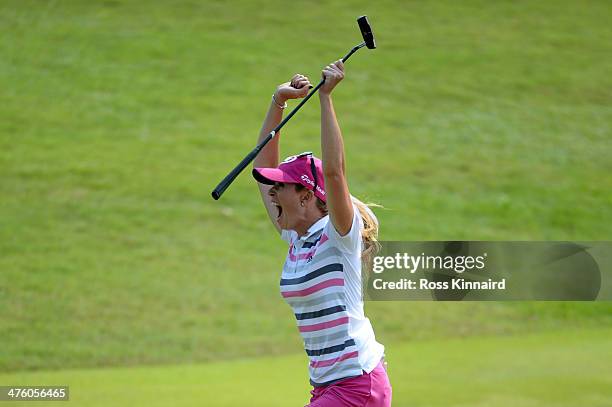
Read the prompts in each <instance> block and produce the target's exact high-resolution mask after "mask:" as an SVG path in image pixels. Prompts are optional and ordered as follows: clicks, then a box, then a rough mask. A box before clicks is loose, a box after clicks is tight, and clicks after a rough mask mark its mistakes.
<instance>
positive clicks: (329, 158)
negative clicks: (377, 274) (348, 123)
mask: <svg viewBox="0 0 612 407" xmlns="http://www.w3.org/2000/svg"><path fill="white" fill-rule="evenodd" d="M323 77H324V78H325V83H324V84H323V86H321V88H320V89H319V100H320V102H321V154H322V161H323V177H324V178H325V191H326V194H327V209H328V212H329V217H330V219H331V221H332V223H333V225H334V227H335V228H336V231H337V232H338V234H340V236H344V235H346V234H347V233H348V232H349V231H350V230H351V225H352V223H353V214H354V213H353V204H352V202H351V194H350V192H349V188H348V184H347V182H346V175H345V165H344V142H343V140H342V132H341V131H340V126H339V125H338V120H337V119H336V113H335V112H334V105H333V103H332V99H331V92H332V90H333V89H334V87H335V86H336V85H337V84H338V83H339V82H340V81H341V80H342V79H343V78H344V65H343V64H342V61H341V60H338V61H336V62H334V63H332V64H330V65H328V66H326V67H325V69H323Z"/></svg>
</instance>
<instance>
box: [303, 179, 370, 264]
mask: <svg viewBox="0 0 612 407" xmlns="http://www.w3.org/2000/svg"><path fill="white" fill-rule="evenodd" d="M295 189H296V190H297V191H301V190H304V189H306V187H305V186H304V185H302V184H297V183H296V184H295ZM351 202H353V205H355V206H356V207H357V209H358V210H359V215H361V220H362V221H363V230H362V231H361V239H362V241H363V250H362V251H361V261H362V262H363V263H364V264H369V263H370V262H371V261H372V258H373V257H374V255H375V254H376V253H378V251H379V250H380V243H378V219H377V218H376V215H374V212H372V209H370V208H382V206H381V205H378V204H375V203H370V202H369V203H367V204H366V203H363V202H361V201H360V200H359V199H357V198H355V197H354V196H353V195H351ZM316 203H317V208H319V210H320V211H321V212H322V213H323V214H325V215H327V204H326V203H325V202H323V201H322V200H321V199H320V198H318V197H317V201H316Z"/></svg>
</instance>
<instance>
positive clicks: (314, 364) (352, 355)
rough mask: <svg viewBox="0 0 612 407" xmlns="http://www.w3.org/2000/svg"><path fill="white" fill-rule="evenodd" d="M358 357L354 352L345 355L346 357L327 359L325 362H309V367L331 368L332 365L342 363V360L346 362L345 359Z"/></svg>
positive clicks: (357, 353)
mask: <svg viewBox="0 0 612 407" xmlns="http://www.w3.org/2000/svg"><path fill="white" fill-rule="evenodd" d="M358 355H359V352H357V351H354V352H350V353H347V354H346V355H342V356H338V357H337V358H333V359H327V360H319V361H317V362H310V366H311V367H325V366H331V365H333V364H334V363H337V362H342V361H343V360H346V359H351V358H356V357H357V356H358Z"/></svg>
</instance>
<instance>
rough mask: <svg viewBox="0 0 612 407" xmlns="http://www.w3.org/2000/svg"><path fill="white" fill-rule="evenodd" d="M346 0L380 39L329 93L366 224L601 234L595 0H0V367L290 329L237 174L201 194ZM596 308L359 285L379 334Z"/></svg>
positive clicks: (395, 228) (347, 24) (567, 317)
mask: <svg viewBox="0 0 612 407" xmlns="http://www.w3.org/2000/svg"><path fill="white" fill-rule="evenodd" d="M264 5H265V7H264ZM361 13H367V14H368V15H369V16H370V20H371V22H372V26H373V29H374V31H375V33H376V35H377V41H378V45H379V48H378V49H377V50H375V51H366V50H362V51H360V52H359V54H357V55H355V56H354V57H353V58H352V59H351V60H350V61H349V63H348V64H347V77H346V80H345V81H344V82H343V83H342V84H341V85H340V86H339V88H338V89H337V91H336V92H335V95H334V97H335V103H336V109H337V112H338V115H339V119H340V123H341V126H342V129H343V132H344V135H345V139H346V140H345V141H346V149H347V152H346V154H347V163H348V175H349V183H350V187H351V191H352V192H353V193H354V194H355V195H356V196H359V197H362V198H364V199H366V200H373V201H376V202H379V203H381V204H383V205H384V206H385V207H386V208H387V209H385V210H382V211H380V212H379V218H380V221H381V224H382V228H381V238H382V239H386V240H443V239H473V240H486V239H495V240H503V239H507V240H521V239H534V240H546V239H558V240H563V239H567V240H605V239H610V237H611V233H610V232H611V231H612V228H611V226H610V222H609V220H610V219H611V218H612V149H611V147H612V143H611V140H612V138H611V137H610V135H611V134H612V131H611V130H612V129H611V123H612V107H611V106H612V103H611V102H612V76H610V75H609V72H611V71H612V59H611V57H610V55H612V46H611V44H612V28H611V26H610V24H609V21H610V19H611V17H612V9H611V8H610V7H609V4H608V3H607V2H606V1H589V2H579V1H563V2H556V1H555V2H553V1H542V2H527V1H518V2H514V1H496V2H487V1H467V2H459V3H458V2H453V1H445V2H444V1H443V2H430V3H428V2H421V3H417V4H412V3H405V2H389V1H383V2H375V3H373V2H365V1H361V2H354V3H347V2H329V3H326V4H319V3H316V4H315V3H311V2H292V3H291V4H288V3H287V2H274V1H273V2H265V3H260V4H257V3H254V2H247V1H242V2H229V3H221V2H196V1H180V2H171V3H170V2H164V1H157V2H155V1H153V2H147V3H146V4H145V3H144V2H138V1H112V0H111V1H106V2H96V4H93V3H92V2H87V1H63V2H46V3H41V2H38V1H4V2H2V4H0V32H1V33H2V34H3V35H0V51H1V55H2V58H0V99H1V100H2V105H3V107H2V108H1V109H0V310H2V311H1V312H0V337H1V338H2V340H1V343H2V346H0V371H5V372H8V371H20V370H24V369H61V368H68V367H98V366H123V365H140V364H160V363H180V362H206V361H213V360H224V359H228V358H238V357H244V356H261V355H280V354H289V353H293V352H295V351H296V349H299V348H300V343H299V338H298V336H297V334H296V331H295V326H294V322H293V321H292V319H291V313H290V311H289V308H288V307H286V306H285V305H284V304H283V303H282V301H281V300H280V295H279V294H278V290H277V287H276V286H277V284H278V274H279V272H280V267H281V264H282V261H283V258H284V253H285V250H286V248H285V247H284V245H283V243H282V242H280V240H279V239H278V238H277V237H276V236H275V235H274V233H273V231H272V227H271V226H270V225H269V224H268V220H267V217H266V216H265V214H264V212H263V210H262V208H261V207H260V205H259V202H258V197H257V192H256V186H255V184H254V182H253V180H252V179H251V178H250V177H249V175H248V174H243V175H242V176H241V177H240V178H239V179H238V180H237V181H236V182H235V183H234V184H233V185H232V187H231V188H230V189H229V190H228V191H227V192H226V194H225V195H224V196H223V198H222V200H221V201H219V202H214V201H213V200H212V199H211V198H210V195H209V194H210V191H211V190H212V188H213V187H214V186H215V185H216V184H217V182H218V181H219V180H220V179H221V178H222V177H223V176H224V175H225V174H226V173H227V171H229V170H230V169H231V168H232V167H233V166H234V165H235V163H236V162H238V160H240V159H241V158H242V157H243V155H244V154H245V153H246V152H247V150H248V149H249V148H250V147H251V146H252V145H253V144H254V142H255V139H256V135H257V132H258V129H259V126H260V122H261V119H262V117H263V115H264V113H265V109H266V107H267V104H268V103H269V99H270V95H271V93H272V92H273V90H274V87H275V86H276V84H278V83H280V82H281V81H284V80H286V79H287V78H289V77H290V76H291V75H292V74H293V73H295V72H302V73H305V74H308V75H310V77H311V78H313V79H314V78H317V77H318V72H320V69H321V67H322V66H323V65H324V64H326V63H328V62H329V61H331V60H333V59H335V58H338V57H340V56H341V55H343V54H344V53H345V52H346V51H348V49H349V48H350V47H351V46H353V45H354V44H355V43H356V42H358V41H359V33H358V30H357V28H356V26H355V23H354V19H355V17H356V16H358V15H359V14H361ZM282 133H283V134H282V145H283V147H282V150H283V154H284V155H289V154H290V153H295V152H299V151H304V150H314V151H318V150H319V147H318V145H319V141H318V139H317V137H318V133H319V122H318V106H317V102H316V98H315V100H313V101H312V102H311V103H309V105H307V106H306V107H305V108H304V109H303V111H300V113H299V115H298V116H297V117H296V118H295V119H293V120H292V121H291V122H290V124H288V125H287V127H286V129H285V130H283V132H282ZM611 311H612V306H611V305H610V303H600V304H588V303H587V304H560V303H542V304H500V303H474V304H431V303H418V304H417V303H385V304H368V313H369V315H370V316H371V318H372V320H373V323H374V325H375V328H376V330H377V335H378V337H379V338H380V339H381V340H382V341H383V342H385V343H400V342H402V341H405V340H415V339H431V338H440V337H451V336H452V337H454V336H470V335H480V334H487V335H506V334H513V333H520V332H528V331H533V330H547V329H560V328H565V327H582V328H585V329H586V328H588V327H595V326H600V325H605V326H610V323H611V322H612V320H611V318H612V312H611ZM581 374H582V373H581ZM409 388H410V387H409V386H407V387H406V389H409ZM75 397H76V396H75Z"/></svg>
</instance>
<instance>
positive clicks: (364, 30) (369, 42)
mask: <svg viewBox="0 0 612 407" xmlns="http://www.w3.org/2000/svg"><path fill="white" fill-rule="evenodd" d="M357 23H358V24H359V29H360V30H361V35H362V36H363V42H362V43H361V44H358V45H355V46H354V47H353V48H352V49H351V50H350V51H349V52H348V53H347V54H346V55H345V56H344V57H343V58H342V62H346V61H347V60H348V59H349V58H350V57H351V55H353V54H354V53H355V52H357V50H359V49H361V48H363V47H367V48H369V49H374V48H376V42H375V41H374V34H373V33H372V28H371V27H370V23H369V21H368V17H367V16H361V17H359V18H358V19H357ZM324 83H325V78H323V79H322V80H321V82H319V84H318V85H317V86H315V87H314V88H313V89H312V90H311V91H310V93H308V95H307V96H306V97H305V98H304V99H302V101H301V102H300V103H299V104H298V105H297V106H296V107H295V108H294V109H293V110H292V111H291V112H290V113H289V114H288V115H287V117H285V118H284V119H283V121H281V122H280V123H279V125H278V126H276V127H275V128H274V130H272V131H271V132H270V133H268V135H267V136H266V138H265V139H263V140H262V141H261V142H260V143H259V144H257V146H255V148H254V149H253V150H252V151H251V152H250V153H248V154H247V155H246V157H244V158H243V159H242V161H240V163H238V165H237V166H236V167H234V169H233V170H231V171H230V172H229V174H227V175H226V176H225V178H223V180H221V182H219V185H217V187H216V188H215V189H214V190H213V191H212V197H213V198H214V199H215V200H218V199H219V198H220V197H221V195H223V192H225V190H226V189H227V188H228V187H229V186H230V185H231V184H232V182H234V180H235V179H236V177H238V175H239V174H240V173H241V172H242V171H243V170H244V169H245V168H246V167H247V166H248V165H249V164H250V163H251V162H252V161H253V160H254V159H255V157H257V154H259V152H260V151H261V150H262V149H263V148H264V147H265V145H266V144H268V142H269V141H270V140H272V139H273V138H274V136H275V135H276V133H278V132H279V131H280V129H282V128H283V126H284V125H285V124H286V123H287V122H288V121H289V120H290V119H291V118H292V117H293V116H294V115H295V114H296V113H297V111H298V110H300V108H301V107H302V106H304V104H305V103H306V102H308V100H309V99H310V98H311V97H312V95H314V94H315V93H316V92H317V91H318V90H319V88H320V87H321V86H323V84H324Z"/></svg>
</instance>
